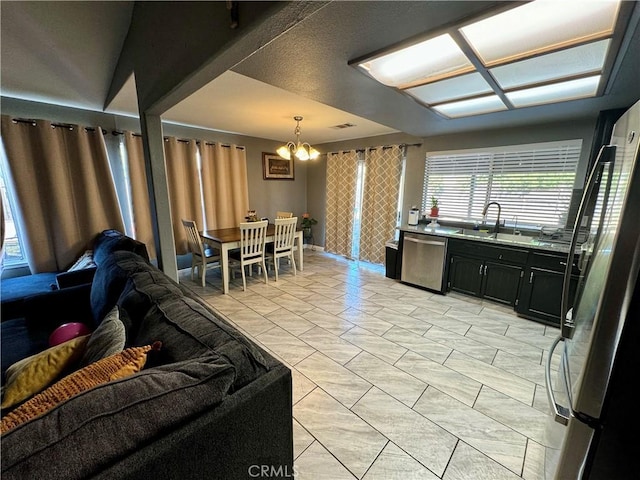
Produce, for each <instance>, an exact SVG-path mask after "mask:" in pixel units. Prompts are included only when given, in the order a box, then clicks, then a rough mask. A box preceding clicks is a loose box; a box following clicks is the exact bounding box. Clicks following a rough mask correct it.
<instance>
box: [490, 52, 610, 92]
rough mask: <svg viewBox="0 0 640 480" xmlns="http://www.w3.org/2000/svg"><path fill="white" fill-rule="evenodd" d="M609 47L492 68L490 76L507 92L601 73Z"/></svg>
mask: <svg viewBox="0 0 640 480" xmlns="http://www.w3.org/2000/svg"><path fill="white" fill-rule="evenodd" d="M610 43H611V40H600V41H599V42H593V43H587V44H585V45H580V46H578V47H574V48H568V49H566V50H561V51H559V52H554V53H549V54H547V55H541V56H539V57H534V58H530V59H528V60H522V61H520V62H515V63H510V64H507V65H503V66H501V67H496V68H492V69H491V70H490V72H491V75H493V78H495V79H496V82H498V84H499V85H500V87H502V88H504V89H511V88H515V87H521V86H524V85H532V84H535V83H543V82H548V81H552V80H558V79H561V78H568V77H575V76H578V75H584V74H588V73H598V72H600V71H601V70H602V68H603V66H604V61H605V59H606V56H607V51H608V49H609V44H610Z"/></svg>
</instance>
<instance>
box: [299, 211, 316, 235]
mask: <svg viewBox="0 0 640 480" xmlns="http://www.w3.org/2000/svg"><path fill="white" fill-rule="evenodd" d="M316 223H318V221H317V220H316V219H315V218H311V215H309V214H308V213H303V214H302V235H303V236H304V238H311V226H312V225H315V224H316Z"/></svg>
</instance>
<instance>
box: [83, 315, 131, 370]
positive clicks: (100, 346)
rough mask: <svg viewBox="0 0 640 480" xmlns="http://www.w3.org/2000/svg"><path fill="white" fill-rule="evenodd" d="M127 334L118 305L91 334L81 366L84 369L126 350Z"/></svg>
mask: <svg viewBox="0 0 640 480" xmlns="http://www.w3.org/2000/svg"><path fill="white" fill-rule="evenodd" d="M125 341H126V333H125V327H124V323H122V321H121V320H120V312H119V310H118V306H117V305H116V306H115V307H113V308H112V309H111V311H110V312H109V313H107V315H106V316H105V317H104V320H102V322H101V323H100V325H98V328H96V329H95V331H94V332H93V333H92V334H91V336H90V337H89V341H88V342H87V347H86V349H85V352H84V355H83V357H82V360H81V361H80V366H82V367H84V366H87V365H89V364H91V363H93V362H97V361H98V360H101V359H103V358H106V357H108V356H110V355H113V354H115V353H120V352H121V351H122V350H124V344H125Z"/></svg>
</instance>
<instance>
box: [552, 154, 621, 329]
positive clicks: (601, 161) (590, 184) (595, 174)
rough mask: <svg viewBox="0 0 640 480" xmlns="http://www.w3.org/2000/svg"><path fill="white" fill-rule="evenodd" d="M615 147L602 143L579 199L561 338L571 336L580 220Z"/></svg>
mask: <svg viewBox="0 0 640 480" xmlns="http://www.w3.org/2000/svg"><path fill="white" fill-rule="evenodd" d="M615 153H616V147H615V146H612V145H603V146H602V148H600V152H598V157H597V158H596V161H595V163H594V165H593V168H592V169H591V173H590V174H589V180H588V181H587V187H586V188H585V191H584V194H583V195H582V199H581V200H580V207H579V208H578V213H577V215H576V221H575V223H574V225H573V232H572V234H571V243H570V245H569V253H568V255H567V263H566V266H565V269H564V280H563V282H562V302H561V307H560V325H561V327H560V328H561V330H560V332H561V335H562V337H563V338H571V337H572V336H573V328H574V322H573V320H572V319H571V318H567V312H568V311H569V290H570V288H571V273H572V267H573V265H574V261H573V256H574V252H575V250H576V245H577V243H578V234H579V233H580V227H581V226H582V220H583V218H584V215H585V213H586V209H587V205H588V204H589V200H590V199H591V195H592V194H593V192H594V190H595V186H596V185H597V184H598V183H599V182H600V180H601V178H602V172H603V170H604V165H605V163H606V162H611V161H612V159H613V158H614V157H615Z"/></svg>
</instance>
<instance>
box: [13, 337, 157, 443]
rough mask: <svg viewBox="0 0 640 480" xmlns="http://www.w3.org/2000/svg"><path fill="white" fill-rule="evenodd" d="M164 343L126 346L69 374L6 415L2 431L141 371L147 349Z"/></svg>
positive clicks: (155, 348)
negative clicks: (88, 391) (86, 392)
mask: <svg viewBox="0 0 640 480" xmlns="http://www.w3.org/2000/svg"><path fill="white" fill-rule="evenodd" d="M161 345H162V344H161V343H160V342H155V343H154V344H153V345H146V346H144V347H131V348H127V349H126V350H123V351H122V352H119V353H116V354H114V355H111V356H110V357H107V358H103V359H102V360H98V361H97V362H95V363H92V364H90V365H87V366H86V367H84V368H82V369H81V370H78V371H77V372H74V373H72V374H70V375H67V376H66V377H64V378H63V379H61V380H59V381H58V382H56V383H54V384H53V385H51V386H50V387H49V388H47V389H46V390H44V391H43V392H41V393H39V394H38V395H36V396H34V397H33V398H31V399H30V400H28V401H26V402H25V403H23V404H22V405H20V406H19V407H18V408H16V409H15V410H13V411H12V412H10V413H9V414H8V415H6V416H4V417H3V418H2V422H1V423H0V433H5V432H7V431H9V430H11V429H12V428H15V427H17V426H18V425H20V424H22V423H24V422H27V421H28V420H31V419H32V418H35V417H37V416H39V415H42V414H43V413H45V412H48V411H49V410H51V409H52V408H54V407H55V406H56V405H58V404H60V403H62V402H64V401H65V400H68V399H69V398H71V397H73V396H75V395H78V394H79V393H81V392H84V391H86V390H89V389H91V388H94V387H97V386H98V385H102V384H103V383H107V382H110V381H112V380H116V379H118V378H124V377H128V376H130V375H133V374H134V373H136V372H139V371H140V370H142V367H144V364H145V363H146V361H147V353H148V352H149V351H150V350H159V349H160V347H161Z"/></svg>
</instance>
